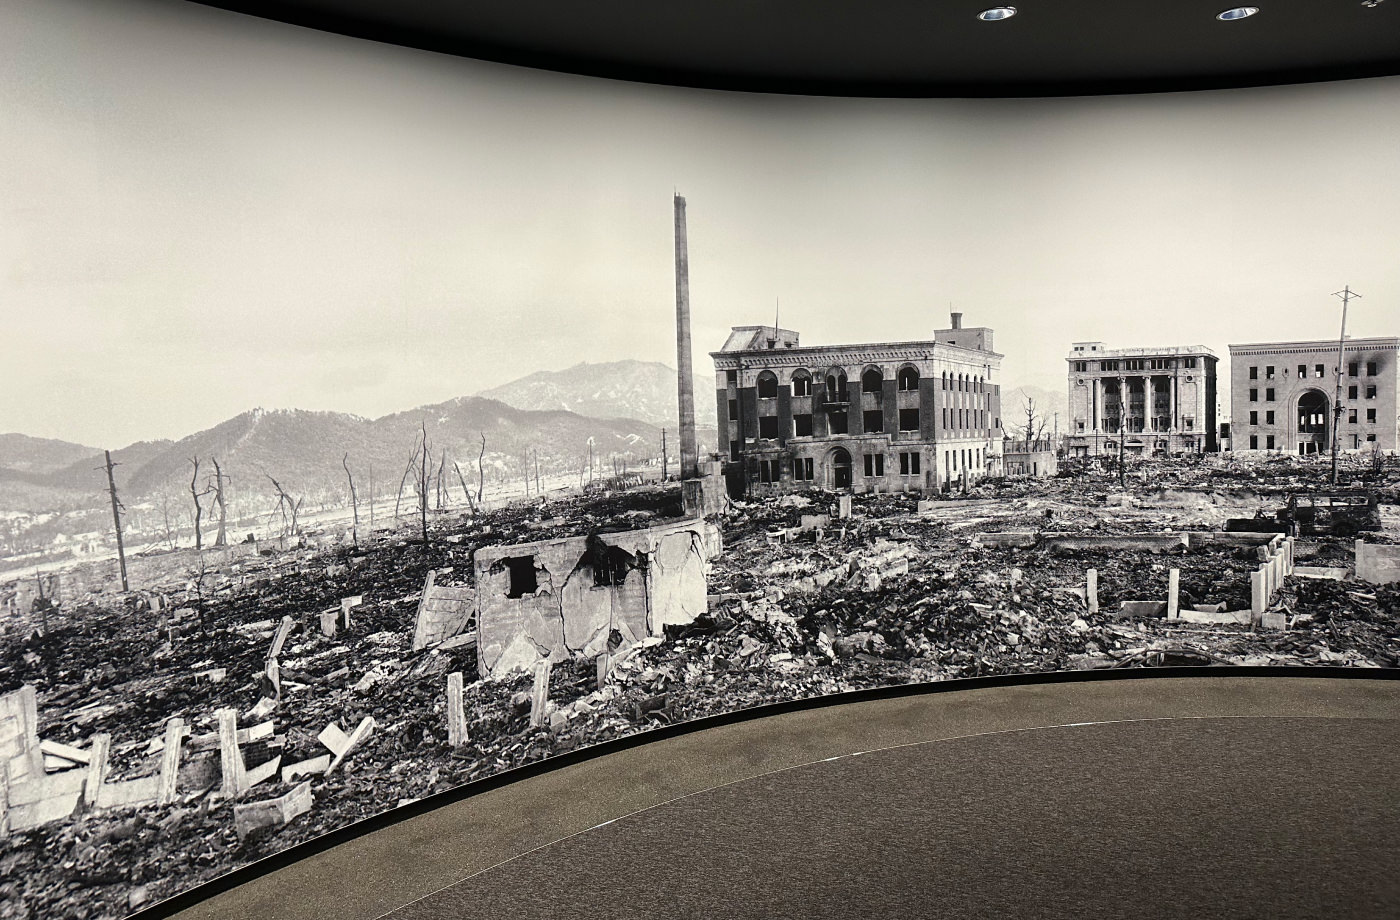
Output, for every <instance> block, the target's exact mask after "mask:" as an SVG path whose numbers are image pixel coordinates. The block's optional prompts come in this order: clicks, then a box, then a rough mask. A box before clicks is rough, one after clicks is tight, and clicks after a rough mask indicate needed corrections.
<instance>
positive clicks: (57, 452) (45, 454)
mask: <svg viewBox="0 0 1400 920" xmlns="http://www.w3.org/2000/svg"><path fill="white" fill-rule="evenodd" d="M101 453H102V451H100V450H97V449H96V448H93V447H84V446H83V445H82V444H73V443H70V442H68V441H56V440H54V439H52V438H31V437H30V436H29V435H27V434H0V470H11V471H13V472H16V473H46V472H49V471H51V470H55V469H58V468H60V467H64V466H67V465H68V464H70V463H76V462H77V461H79V460H83V459H86V458H88V457H91V456H93V455H95V454H96V455H100V454H101Z"/></svg>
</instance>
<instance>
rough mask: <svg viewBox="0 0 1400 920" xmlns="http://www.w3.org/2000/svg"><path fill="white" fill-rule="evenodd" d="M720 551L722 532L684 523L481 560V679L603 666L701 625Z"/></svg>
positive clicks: (480, 555)
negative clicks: (654, 639) (560, 664)
mask: <svg viewBox="0 0 1400 920" xmlns="http://www.w3.org/2000/svg"><path fill="white" fill-rule="evenodd" d="M720 549H721V541H720V531H719V528H718V527H716V526H715V525H714V524H710V523H707V522H704V521H682V522H679V523H674V524H665V525H660V526H656V527H651V528H647V529H645V530H633V531H625V532H620V533H603V534H594V535H591V536H586V537H570V538H566V539H559V540H542V541H539V542H536V543H522V544H517V545H513V546H491V547H483V548H481V549H479V550H477V552H476V554H475V561H474V566H475V570H476V585H477V662H478V667H479V669H480V672H481V676H482V677H487V676H490V675H493V674H497V675H499V674H504V673H508V672H509V671H513V670H517V669H529V668H532V667H533V666H534V665H535V663H536V662H537V661H538V660H540V659H547V660H550V661H563V660H565V659H567V658H570V657H574V656H579V657H594V656H596V655H598V654H601V653H602V652H605V651H608V650H609V646H610V645H611V646H612V649H613V650H614V651H615V650H616V649H617V648H618V647H619V646H620V645H630V644H633V643H636V642H640V641H641V640H643V639H645V638H646V637H648V636H656V635H660V634H661V633H662V631H663V629H664V628H665V627H666V626H669V625H675V624H684V623H689V622H691V621H693V620H694V619H695V618H696V617H697V616H699V615H700V614H702V613H704V612H705V611H706V609H707V596H708V590H707V587H706V584H707V582H706V576H707V574H708V571H709V565H710V560H711V559H713V558H714V557H715V556H717V555H718V554H719V552H720Z"/></svg>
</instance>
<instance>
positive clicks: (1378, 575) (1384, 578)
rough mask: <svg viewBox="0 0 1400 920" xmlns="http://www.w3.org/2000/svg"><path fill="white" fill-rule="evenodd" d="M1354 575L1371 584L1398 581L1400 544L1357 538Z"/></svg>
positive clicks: (1399, 575)
mask: <svg viewBox="0 0 1400 920" xmlns="http://www.w3.org/2000/svg"><path fill="white" fill-rule="evenodd" d="M1356 577H1357V578H1359V579H1360V580H1362V581H1368V582H1370V583H1371V584H1373V585H1386V584H1391V583H1393V582H1397V581H1400V546H1389V545H1385V544H1381V543H1366V542H1364V541H1362V540H1357V541H1356Z"/></svg>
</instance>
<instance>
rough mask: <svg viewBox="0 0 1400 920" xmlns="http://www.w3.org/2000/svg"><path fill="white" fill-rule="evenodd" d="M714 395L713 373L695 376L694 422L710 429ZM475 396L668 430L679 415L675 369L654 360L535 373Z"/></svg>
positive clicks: (511, 404) (698, 425)
mask: <svg viewBox="0 0 1400 920" xmlns="http://www.w3.org/2000/svg"><path fill="white" fill-rule="evenodd" d="M714 393H715V382H714V376H713V375H712V374H711V375H706V374H697V375H696V377H695V423H696V426H697V427H699V428H702V429H708V430H710V431H713V430H714V429H715V428H716V427H717V425H716V420H715V396H714ZM477 395H478V396H482V397H485V398H487V399H497V400H500V401H501V402H503V403H506V404H507V405H510V406H514V407H516V408H517V409H539V410H550V409H562V410H565V411H567V412H576V413H578V414H579V415H586V416H588V417H590V418H634V419H637V420H639V421H643V422H647V423H648V424H651V425H655V426H656V427H658V428H668V429H670V430H672V431H674V430H675V428H676V426H677V424H678V418H679V415H680V411H679V408H678V397H677V393H676V370H675V368H672V367H667V366H666V365H665V364H662V363H660V362H657V361H611V362H608V363H605V364H589V363H587V362H585V363H583V364H576V365H574V366H573V367H571V368H568V369H566V370H562V371H539V372H537V373H534V374H530V375H529V376H527V377H521V378H520V379H519V380H513V381H511V382H510V383H505V384H502V385H500V386H498V387H493V388H492V389H489V390H483V391H482V392H481V393H479V394H477Z"/></svg>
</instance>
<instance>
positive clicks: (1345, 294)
mask: <svg viewBox="0 0 1400 920" xmlns="http://www.w3.org/2000/svg"><path fill="white" fill-rule="evenodd" d="M1332 296H1333V297H1340V298H1342V331H1341V334H1340V335H1339V336H1338V337H1337V392H1336V393H1335V394H1334V395H1333V397H1332V485H1334V486H1335V485H1336V484H1337V447H1338V445H1339V444H1341V440H1342V438H1341V434H1340V433H1339V432H1340V429H1341V427H1342V374H1343V373H1345V371H1344V370H1343V368H1344V366H1345V364H1346V347H1347V304H1348V303H1350V302H1351V299H1352V298H1353V297H1354V298H1357V299H1360V297H1361V295H1360V294H1358V293H1356V292H1355V291H1353V290H1352V289H1351V285H1349V284H1348V285H1347V286H1346V287H1344V288H1342V289H1341V290H1340V291H1336V292H1335V293H1333V294H1332Z"/></svg>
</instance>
